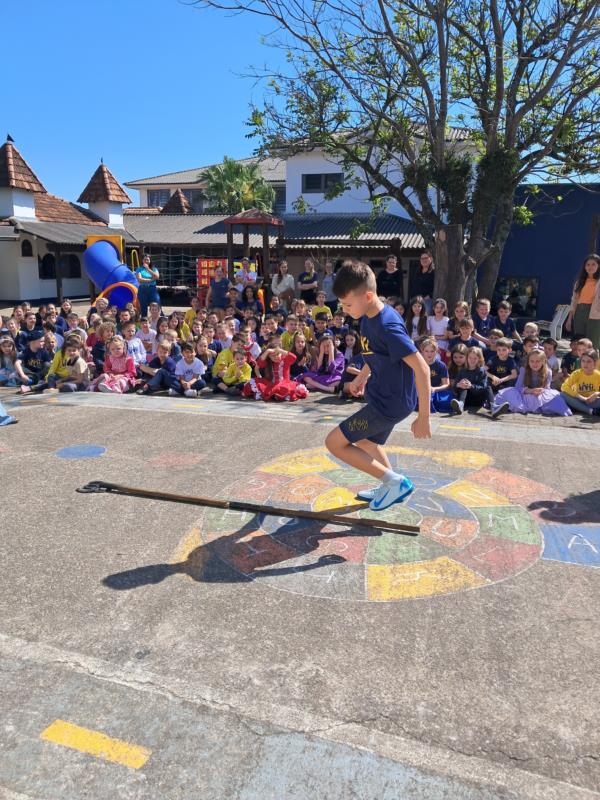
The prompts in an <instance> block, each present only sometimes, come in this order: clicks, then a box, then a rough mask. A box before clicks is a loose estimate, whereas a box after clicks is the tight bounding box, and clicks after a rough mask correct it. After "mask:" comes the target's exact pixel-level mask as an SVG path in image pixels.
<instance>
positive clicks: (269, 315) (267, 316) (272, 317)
mask: <svg viewBox="0 0 600 800" xmlns="http://www.w3.org/2000/svg"><path fill="white" fill-rule="evenodd" d="M270 319H272V320H275V322H277V317H276V316H275V314H267V315H266V317H265V322H267V320H270Z"/></svg>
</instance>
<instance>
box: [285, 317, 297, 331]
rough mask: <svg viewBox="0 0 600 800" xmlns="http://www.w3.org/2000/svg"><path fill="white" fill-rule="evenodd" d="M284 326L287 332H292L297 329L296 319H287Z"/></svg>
mask: <svg viewBox="0 0 600 800" xmlns="http://www.w3.org/2000/svg"><path fill="white" fill-rule="evenodd" d="M285 327H286V329H287V332H288V333H294V332H295V331H297V330H298V320H297V319H288V320H287V322H286V323H285Z"/></svg>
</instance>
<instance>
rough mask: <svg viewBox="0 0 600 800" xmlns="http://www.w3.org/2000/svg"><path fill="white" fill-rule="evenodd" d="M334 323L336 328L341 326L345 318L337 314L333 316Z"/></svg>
mask: <svg viewBox="0 0 600 800" xmlns="http://www.w3.org/2000/svg"><path fill="white" fill-rule="evenodd" d="M333 324H334V325H335V327H336V328H341V327H342V326H343V324H344V318H343V317H342V315H341V314H336V315H335V317H334V318H333Z"/></svg>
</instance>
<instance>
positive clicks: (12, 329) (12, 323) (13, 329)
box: [7, 317, 19, 336]
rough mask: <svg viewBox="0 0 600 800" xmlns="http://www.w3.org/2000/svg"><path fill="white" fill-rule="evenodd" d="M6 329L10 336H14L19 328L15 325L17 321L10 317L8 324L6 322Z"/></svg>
mask: <svg viewBox="0 0 600 800" xmlns="http://www.w3.org/2000/svg"><path fill="white" fill-rule="evenodd" d="M7 328H8V330H9V331H10V332H11V333H12V335H13V336H15V335H16V333H17V331H18V330H19V326H18V324H17V320H16V319H12V317H11V319H9V320H8V322H7Z"/></svg>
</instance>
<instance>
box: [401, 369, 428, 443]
mask: <svg viewBox="0 0 600 800" xmlns="http://www.w3.org/2000/svg"><path fill="white" fill-rule="evenodd" d="M403 360H404V362H405V363H406V364H408V366H409V367H410V368H411V369H412V371H413V372H414V373H415V383H416V385H417V395H418V397H419V413H418V416H417V418H416V420H415V421H414V422H413V424H412V425H411V430H412V432H413V434H414V436H415V438H416V439H429V438H431V426H430V419H429V410H430V398H431V374H430V372H429V367H428V366H427V362H426V361H425V359H424V358H423V356H422V355H421V353H411V354H410V355H409V356H406V357H405V358H404V359H403Z"/></svg>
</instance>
